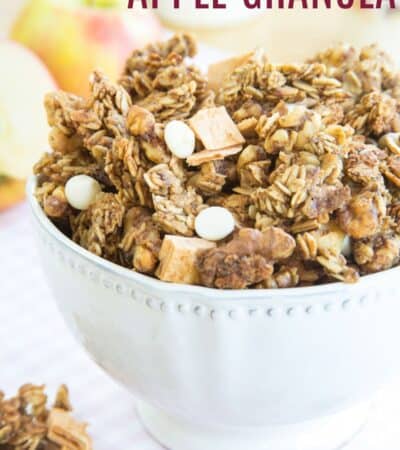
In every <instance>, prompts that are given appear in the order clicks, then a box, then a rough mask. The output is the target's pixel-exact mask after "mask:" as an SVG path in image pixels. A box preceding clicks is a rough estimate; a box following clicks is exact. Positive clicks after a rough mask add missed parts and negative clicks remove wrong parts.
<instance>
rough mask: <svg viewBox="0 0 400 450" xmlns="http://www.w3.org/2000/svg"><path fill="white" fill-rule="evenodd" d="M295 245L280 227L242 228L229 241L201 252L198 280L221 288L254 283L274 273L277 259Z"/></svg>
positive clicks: (282, 258) (244, 286) (291, 249)
mask: <svg viewBox="0 0 400 450" xmlns="http://www.w3.org/2000/svg"><path fill="white" fill-rule="evenodd" d="M295 246H296V244H295V240H294V239H293V238H292V237H291V236H290V235H289V234H287V233H285V232H284V231H283V230H281V229H279V228H270V229H268V230H266V231H265V232H263V233H261V232H260V231H257V230H254V229H251V228H243V229H241V230H239V231H238V232H237V234H236V235H235V236H234V237H233V239H232V240H231V241H230V242H228V243H226V244H224V245H221V246H219V247H217V248H215V249H211V250H207V251H205V252H204V253H202V254H201V256H200V257H199V260H198V268H199V273H200V280H201V283H202V284H204V285H205V286H208V287H217V288H224V289H243V288H246V287H248V286H252V285H255V284H257V283H260V282H262V281H263V280H265V279H267V278H268V277H269V276H270V275H271V274H272V273H273V270H274V266H273V264H274V263H275V262H276V261H280V260H284V259H286V258H289V257H290V256H291V254H292V253H293V251H294V249H295Z"/></svg>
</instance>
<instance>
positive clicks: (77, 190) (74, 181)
mask: <svg viewBox="0 0 400 450" xmlns="http://www.w3.org/2000/svg"><path fill="white" fill-rule="evenodd" d="M100 191H101V187H100V184H99V183H98V182H97V181H96V180H95V179H94V178H92V177H89V176H88V175H76V176H74V177H72V178H70V179H69V180H68V181H67V184H66V185H65V196H66V197H67V200H68V203H69V204H70V205H71V206H72V207H73V208H75V209H81V210H83V209H88V208H89V206H90V205H91V204H92V203H93V201H94V199H95V198H96V195H97V194H98V193H99V192H100Z"/></svg>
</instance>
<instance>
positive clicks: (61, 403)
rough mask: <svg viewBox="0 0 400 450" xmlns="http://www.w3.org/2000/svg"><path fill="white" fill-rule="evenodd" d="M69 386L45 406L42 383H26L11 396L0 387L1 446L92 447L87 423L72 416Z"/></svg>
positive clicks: (37, 449) (40, 449)
mask: <svg viewBox="0 0 400 450" xmlns="http://www.w3.org/2000/svg"><path fill="white" fill-rule="evenodd" d="M70 410H71V405H70V401H69V395H68V388H67V387H66V386H64V385H62V386H60V388H59V390H58V392H57V394H56V402H55V405H54V406H53V407H52V408H48V406H47V395H46V393H45V387H44V386H35V385H32V384H26V385H24V386H21V388H20V389H19V391H18V394H17V395H16V396H15V397H13V398H10V399H6V398H5V395H4V394H3V393H2V392H1V391H0V447H1V448H4V450H14V449H15V450H22V449H29V450H63V449H69V450H91V449H92V443H91V439H90V437H89V435H88V434H87V432H86V425H84V424H80V423H78V422H76V421H74V419H73V418H72V417H71V415H70V412H69V411H70Z"/></svg>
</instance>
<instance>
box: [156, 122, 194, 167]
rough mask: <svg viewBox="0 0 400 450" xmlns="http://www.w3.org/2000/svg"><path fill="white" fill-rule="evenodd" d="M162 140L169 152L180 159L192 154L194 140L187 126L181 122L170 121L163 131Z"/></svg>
mask: <svg viewBox="0 0 400 450" xmlns="http://www.w3.org/2000/svg"><path fill="white" fill-rule="evenodd" d="M164 139H165V142H166V144H167V146H168V148H169V149H170V150H171V152H172V153H173V154H174V155H175V156H176V157H177V158H180V159H185V158H187V157H188V156H190V155H191V154H192V153H193V152H194V148H195V145H196V138H195V135H194V133H193V131H192V130H191V128H189V126H188V125H186V123H185V122H182V121H181V120H172V121H171V122H169V123H167V125H166V127H165V130H164Z"/></svg>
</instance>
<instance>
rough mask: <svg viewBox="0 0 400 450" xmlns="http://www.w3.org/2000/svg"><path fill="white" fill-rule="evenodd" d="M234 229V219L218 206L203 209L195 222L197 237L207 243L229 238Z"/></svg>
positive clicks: (228, 212)
mask: <svg viewBox="0 0 400 450" xmlns="http://www.w3.org/2000/svg"><path fill="white" fill-rule="evenodd" d="M234 228H235V219H234V218H233V216H232V214H231V213H230V211H228V210H227V209H226V208H221V207H219V206H211V207H210V208H207V209H203V211H201V212H200V213H199V214H198V216H197V217H196V220H195V229H196V233H197V234H198V236H200V237H201V238H203V239H207V240H208V241H219V240H221V239H224V238H226V237H227V236H229V235H230V234H231V233H232V231H233V230H234Z"/></svg>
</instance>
